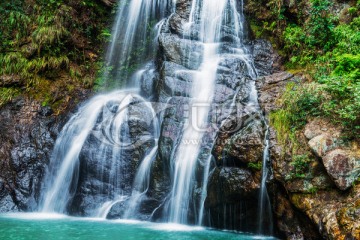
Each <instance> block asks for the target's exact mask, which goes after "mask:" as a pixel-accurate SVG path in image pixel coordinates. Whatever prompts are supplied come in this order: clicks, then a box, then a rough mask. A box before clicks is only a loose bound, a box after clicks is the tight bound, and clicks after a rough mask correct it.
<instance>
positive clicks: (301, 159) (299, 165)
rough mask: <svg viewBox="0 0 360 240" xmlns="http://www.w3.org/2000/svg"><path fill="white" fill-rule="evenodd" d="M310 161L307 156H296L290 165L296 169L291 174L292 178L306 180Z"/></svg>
mask: <svg viewBox="0 0 360 240" xmlns="http://www.w3.org/2000/svg"><path fill="white" fill-rule="evenodd" d="M310 162H311V161H310V159H309V157H308V156H307V155H295V156H293V158H292V161H291V163H290V165H291V166H293V167H294V169H293V171H292V172H291V174H290V175H291V178H305V177H306V173H307V172H308V171H309V163H310Z"/></svg>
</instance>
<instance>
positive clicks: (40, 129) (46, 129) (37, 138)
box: [0, 98, 63, 212]
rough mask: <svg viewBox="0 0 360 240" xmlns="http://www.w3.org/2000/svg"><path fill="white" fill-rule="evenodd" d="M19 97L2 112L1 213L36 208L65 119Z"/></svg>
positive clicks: (34, 102) (0, 114)
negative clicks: (48, 165)
mask: <svg viewBox="0 0 360 240" xmlns="http://www.w3.org/2000/svg"><path fill="white" fill-rule="evenodd" d="M51 114H52V112H51V109H49V108H48V107H42V106H41V105H40V103H38V102H36V101H29V100H26V99H23V98H17V99H15V100H13V101H12V102H11V103H10V104H7V105H6V106H4V107H3V108H2V109H1V111H0V132H1V135H0V141H1V146H0V159H1V161H0V169H1V171H0V212H9V211H25V210H32V209H34V208H36V201H37V200H38V198H39V193H40V187H41V181H42V178H43V176H44V173H45V170H46V166H47V163H48V161H49V158H50V153H51V150H52V148H53V145H54V141H55V139H56V136H57V134H58V132H59V128H60V127H61V126H62V124H63V121H61V119H62V117H54V116H51Z"/></svg>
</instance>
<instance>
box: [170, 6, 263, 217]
mask: <svg viewBox="0 0 360 240" xmlns="http://www.w3.org/2000/svg"><path fill="white" fill-rule="evenodd" d="M242 7H243V6H241V8H242ZM193 27H198V28H197V29H199V36H198V37H199V40H200V42H201V43H202V45H203V61H202V64H201V65H200V68H199V70H198V71H197V72H196V73H195V75H194V80H193V85H192V91H191V95H190V97H191V101H190V108H192V112H191V115H190V120H189V121H188V122H189V124H190V125H186V126H185V127H184V130H183V135H182V139H181V141H180V144H179V146H178V147H177V149H176V154H175V158H174V159H173V160H172V161H173V162H174V174H173V186H172V191H171V200H170V204H169V217H168V219H169V221H170V222H175V223H188V222H189V221H188V211H189V208H190V203H191V201H192V198H193V190H194V187H195V176H194V174H195V168H196V164H197V162H198V157H199V153H200V148H201V147H202V146H203V144H202V140H203V138H204V134H205V132H207V131H208V129H206V128H204V126H206V125H207V124H208V118H209V112H210V109H211V104H212V102H213V97H214V96H213V95H214V89H215V83H216V75H217V68H218V64H219V62H220V60H221V59H222V58H223V57H224V55H225V54H228V55H226V57H228V56H229V54H232V55H235V56H236V57H237V58H241V59H242V60H244V62H245V63H246V64H247V66H248V71H249V75H250V76H252V77H253V78H255V77H256V72H255V70H254V67H253V65H252V62H251V60H250V59H249V58H248V57H247V52H248V51H247V49H246V48H245V47H244V45H243V38H244V30H243V18H242V10H241V11H240V13H239V12H238V9H237V3H236V1H235V0H218V1H213V0H202V1H200V0H193V1H192V7H191V13H190V19H189V23H188V24H187V28H188V29H187V30H188V31H189V33H188V35H189V34H190V32H191V31H192V28H193ZM226 27H230V28H232V29H231V30H229V29H227V30H224V28H226ZM226 31H228V32H226ZM229 31H230V34H229ZM229 35H231V37H233V43H232V48H230V49H229V50H227V51H221V46H222V43H223V42H222V38H223V37H225V36H229ZM255 93H256V92H255ZM256 99H257V97H256ZM213 140H214V139H213V138H212V139H211V141H213ZM189 142H192V143H194V144H188V143H189ZM210 145H211V143H210ZM210 159H211V157H210V152H209V153H208V157H207V162H206V164H205V168H204V173H203V175H204V180H203V186H202V191H201V192H202V194H201V195H202V197H201V200H200V208H199V213H198V215H199V221H198V222H200V223H201V222H202V220H201V219H202V215H203V209H204V201H205V197H206V196H205V195H206V187H207V186H206V185H207V177H208V171H209V165H210ZM205 178H206V179H205Z"/></svg>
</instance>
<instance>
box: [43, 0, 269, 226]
mask: <svg viewBox="0 0 360 240" xmlns="http://www.w3.org/2000/svg"><path fill="white" fill-rule="evenodd" d="M179 2H180V1H179ZM175 3H176V1H175V0H130V1H120V3H119V9H118V14H117V16H116V19H115V24H114V29H113V32H112V39H111V43H110V44H109V47H108V51H107V55H106V62H107V64H106V69H105V73H104V76H103V77H104V79H105V81H107V84H108V85H113V86H115V85H117V86H122V88H123V89H128V88H130V87H132V88H134V89H133V90H132V91H130V90H122V91H117V92H112V93H109V94H104V95H100V96H96V97H94V98H93V99H91V100H90V101H89V102H87V103H86V104H85V105H83V106H82V107H81V108H80V109H79V111H78V113H76V114H75V115H74V116H73V117H72V118H71V119H70V121H69V122H68V123H67V124H66V125H65V127H64V129H63V130H62V132H61V134H60V136H59V137H58V139H57V142H56V145H55V148H54V151H53V155H52V158H51V162H50V166H49V171H48V173H47V175H46V178H45V182H44V185H43V190H44V191H43V192H44V194H43V196H42V199H41V203H40V210H42V211H44V212H60V213H72V212H73V210H72V209H73V208H74V207H79V206H81V209H82V210H81V211H80V213H79V212H76V214H79V215H86V216H96V217H100V218H106V217H108V216H109V213H110V212H111V211H112V209H113V208H114V209H115V208H116V207H117V206H119V208H121V209H122V210H119V211H118V212H117V214H115V215H114V216H115V217H117V218H120V217H121V218H128V219H146V220H148V219H149V216H147V217H142V216H141V215H142V214H143V213H141V208H142V205H144V203H145V205H146V203H147V202H146V201H148V200H149V199H150V197H153V196H149V195H151V194H148V191H149V189H150V188H151V187H152V186H151V183H150V182H151V181H150V180H151V179H150V177H151V174H152V167H153V164H154V162H155V161H156V160H158V159H159V158H160V154H159V151H160V150H161V149H160V148H161V147H160V146H159V145H158V142H159V141H160V139H161V138H162V136H161V134H160V132H161V128H162V127H163V126H162V118H159V116H158V115H159V114H158V113H157V112H156V111H158V110H156V111H155V110H154V109H155V108H154V105H155V104H150V103H149V102H148V101H147V100H148V99H144V98H143V97H141V96H139V94H140V93H141V92H142V91H143V90H144V89H140V88H141V87H142V86H140V85H141V84H142V83H141V81H142V79H143V78H144V77H149V76H150V77H153V76H155V75H156V74H157V72H158V71H160V73H158V74H160V75H161V74H164V73H163V72H161V71H162V69H161V68H162V67H163V66H161V67H160V66H157V65H156V64H158V63H157V62H156V63H155V61H154V62H151V61H150V60H153V58H154V56H155V52H156V49H157V38H158V37H160V38H161V34H162V33H163V32H166V31H167V32H171V31H168V30H166V27H168V25H170V24H173V23H169V21H170V20H169V19H170V18H166V19H164V18H165V17H168V16H169V14H170V13H172V12H174V10H175V5H176V4H175ZM242 9H243V3H242V2H241V3H239V2H238V1H236V0H216V1H215V0H192V2H191V10H190V12H189V16H187V17H188V18H187V19H186V20H185V19H182V21H185V22H186V23H184V26H183V27H184V33H183V39H182V40H186V41H188V43H190V44H185V45H181V44H180V45H177V46H176V48H175V49H176V51H183V52H186V53H187V59H186V61H187V63H186V64H185V65H186V66H188V67H184V68H181V69H180V70H176V71H174V75H177V76H179V77H181V76H184V75H186V76H187V77H189V78H191V81H189V83H190V84H191V87H190V88H191V90H190V91H189V94H182V95H186V96H185V97H188V100H189V105H190V108H189V109H190V112H191V114H190V116H187V117H188V119H187V124H185V126H184V127H183V128H182V129H181V132H180V133H179V135H181V137H180V141H179V142H178V143H176V144H174V145H173V148H172V149H171V151H172V153H171V156H170V157H169V159H161V160H162V161H164V162H166V161H168V162H169V165H170V167H169V169H167V170H168V171H169V173H166V174H168V175H169V179H170V180H169V185H170V184H171V187H170V189H169V194H168V196H166V197H163V199H161V201H162V203H161V204H160V206H158V205H157V206H154V207H153V206H152V209H151V211H152V213H155V212H156V211H157V210H158V209H161V208H162V206H164V209H163V210H162V211H163V213H164V214H165V215H166V216H165V217H164V218H163V219H162V220H164V219H165V221H168V222H173V223H181V224H189V223H195V224H199V225H202V224H203V216H204V211H205V210H204V209H205V201H206V198H207V187H208V186H207V185H208V180H209V175H210V174H209V173H210V171H211V163H212V161H213V159H214V157H213V156H212V154H211V151H212V149H213V147H214V145H215V138H216V135H217V129H219V127H220V125H221V124H222V122H223V120H224V117H223V118H222V119H221V120H219V121H218V122H216V123H215V124H214V123H212V122H210V121H211V120H210V118H211V117H212V116H211V115H212V114H213V113H214V112H215V109H216V108H217V107H218V106H217V105H220V106H221V108H222V110H224V109H225V108H230V111H228V113H229V114H231V112H232V111H233V109H236V102H237V101H238V95H239V94H238V91H240V90H239V89H240V87H238V86H237V85H236V84H235V85H234V86H236V87H234V89H232V93H231V94H232V95H231V97H230V98H231V99H230V100H229V101H230V102H231V103H230V105H227V104H225V103H223V102H224V101H222V100H219V99H216V97H217V96H216V93H217V91H218V88H219V85H220V84H219V81H220V80H219V76H218V75H219V69H220V68H221V67H222V64H223V63H224V62H225V61H226V60H228V59H232V60H234V62H236V61H237V62H238V63H239V65H241V66H243V67H242V68H243V69H245V70H244V72H245V73H241V74H243V75H246V76H245V77H243V79H245V78H246V79H250V81H248V82H249V83H247V84H248V85H249V86H250V87H249V89H248V92H247V94H248V95H249V97H248V100H247V101H246V104H245V105H246V106H245V107H248V108H256V109H257V111H260V110H259V104H258V102H257V92H256V89H255V83H254V81H253V80H255V79H256V76H257V74H256V70H255V68H254V64H253V62H252V59H251V55H250V51H249V50H248V48H247V47H246V46H245V42H244V41H245V34H244V32H245V30H244V16H243V10H242ZM164 26H165V27H164ZM164 29H165V30H164ZM154 38H155V39H156V41H154ZM193 43H194V44H195V43H196V44H198V45H200V46H201V54H200V55H201V58H200V59H201V60H200V63H199V58H197V59H194V58H193V56H196V54H195V55H194V54H192V52H191V51H192V48H191V46H190V47H189V45H191V44H193ZM179 46H180V47H179ZM183 46H184V49H178V48H181V47H183ZM162 50H164V49H162ZM144 66H146V67H145V68H143V69H140V70H138V71H137V72H133V69H136V68H138V67H144ZM194 66H198V67H194ZM189 69H191V70H189ZM236 74H239V75H240V73H236ZM130 75H131V77H130ZM114 79H115V80H117V81H114ZM238 79H240V77H239V78H237V80H238ZM243 81H244V82H246V81H247V80H243ZM120 82H121V83H120ZM112 83H115V84H112ZM187 84H188V83H187ZM223 85H224V84H223ZM230 85H231V84H230ZM149 89H150V90H149ZM151 89H152V88H151V87H149V88H148V89H147V90H148V91H151ZM174 90H175V91H174ZM170 91H172V93H171V94H169V95H166V96H165V97H164V96H158V95H160V93H158V92H155V91H154V92H147V93H146V94H144V95H146V96H147V97H151V99H153V98H152V95H156V94H157V96H156V98H157V99H158V100H159V101H162V102H167V101H169V99H170V98H171V97H172V96H174V95H178V92H177V91H176V89H170ZM244 95H246V94H244ZM156 98H154V99H156ZM219 103H220V104H219ZM221 104H223V105H221ZM226 111H227V110H225V111H224V112H226ZM224 115H226V114H225V113H224ZM225 118H226V116H225ZM185 122H186V121H185ZM213 125H216V126H215V127H214V126H213ZM160 126H161V127H160ZM189 143H190V144H189ZM267 143H268V142H267ZM267 152H268V144H267V145H266V149H265V151H264V153H267ZM267 156H268V155H266V154H264V160H263V162H264V163H263V166H264V169H263V180H262V184H261V191H260V192H261V195H260V201H259V209H260V210H259V211H260V213H259V219H262V218H264V215H265V214H264V213H265V211H266V210H264V209H265V208H264V207H263V206H264V204H267V203H268V197H267V193H266V178H267V176H266V175H267V169H266V162H267ZM164 165H165V164H164ZM80 168H86V169H87V170H86V171H88V172H89V173H84V172H81V169H80ZM131 169H135V170H134V171H132V170H131ZM156 184H158V182H156V183H155V184H154V185H156ZM195 189H197V190H195ZM196 191H197V192H196ZM196 194H198V196H197V198H196V197H195V195H196ZM151 201H152V202H156V201H157V199H155V200H154V199H150V200H149V202H151ZM158 202H160V201H157V203H158ZM190 209H192V210H193V211H194V212H193V213H192V215H193V219H192V220H190V217H189V212H190V211H191V210H190ZM225 212H226V211H225ZM194 218H195V219H194ZM259 222H260V220H259ZM261 222H263V221H261ZM261 224H262V223H261ZM259 232H260V233H263V229H262V227H259Z"/></svg>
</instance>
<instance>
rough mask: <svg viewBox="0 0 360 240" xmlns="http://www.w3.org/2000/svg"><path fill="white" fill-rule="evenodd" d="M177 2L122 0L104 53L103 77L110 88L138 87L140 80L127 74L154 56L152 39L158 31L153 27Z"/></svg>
mask: <svg viewBox="0 0 360 240" xmlns="http://www.w3.org/2000/svg"><path fill="white" fill-rule="evenodd" d="M174 5H175V0H131V1H127V0H124V1H119V6H118V11H117V15H116V19H115V22H114V24H113V29H112V34H111V41H110V44H109V46H108V49H107V52H106V57H105V60H106V69H105V71H104V76H103V79H104V81H105V83H106V85H107V86H106V87H107V88H110V87H124V86H125V87H129V86H130V87H137V88H138V87H139V83H138V82H136V81H128V78H129V77H131V75H132V74H133V73H134V72H133V71H134V70H136V69H138V68H139V67H142V65H143V64H144V63H146V62H147V61H150V60H152V59H153V57H154V54H155V51H156V42H154V41H153V39H154V37H155V36H156V33H157V31H153V28H154V27H156V26H155V25H156V22H158V21H160V20H162V19H163V18H165V16H166V15H167V14H169V12H171V11H172V8H173V6H174ZM119 80H120V81H119ZM114 81H115V82H114Z"/></svg>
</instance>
